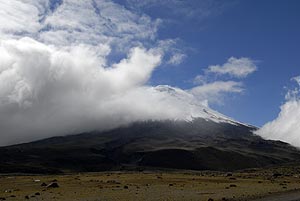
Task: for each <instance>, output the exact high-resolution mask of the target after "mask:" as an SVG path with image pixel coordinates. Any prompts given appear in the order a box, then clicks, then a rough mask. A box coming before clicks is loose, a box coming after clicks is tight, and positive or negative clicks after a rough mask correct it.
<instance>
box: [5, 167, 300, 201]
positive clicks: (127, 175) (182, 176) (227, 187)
mask: <svg viewBox="0 0 300 201" xmlns="http://www.w3.org/2000/svg"><path fill="white" fill-rule="evenodd" d="M299 177H300V166H299V167H298V166H285V167H277V168H268V169H248V170H244V171H237V172H231V173H228V172H214V171H168V172H166V171H145V172H101V173H81V174H69V175H30V176H28V175H27V176H20V175H19V176H16V175H2V176H1V177H0V200H74V201H75V200H78V201H98V200H99V201H100V200H197V201H201V200H204V201H208V200H209V201H212V200H222V201H224V200H241V201H242V200H243V201H246V200H257V201H268V200H286V201H287V200H290V199H288V198H289V196H291V198H293V199H291V200H297V199H294V198H300V196H299V195H300V178H299ZM56 184H57V185H56ZM277 198H278V199H277ZM282 198H283V199H282Z"/></svg>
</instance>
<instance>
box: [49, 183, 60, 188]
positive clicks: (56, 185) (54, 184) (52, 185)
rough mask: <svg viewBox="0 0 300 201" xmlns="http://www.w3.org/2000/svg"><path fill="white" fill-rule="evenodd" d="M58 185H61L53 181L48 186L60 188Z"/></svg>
mask: <svg viewBox="0 0 300 201" xmlns="http://www.w3.org/2000/svg"><path fill="white" fill-rule="evenodd" d="M58 187H59V185H58V183H56V182H52V183H50V184H49V185H48V186H47V188H58Z"/></svg>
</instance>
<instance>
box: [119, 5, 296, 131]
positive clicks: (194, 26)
mask: <svg viewBox="0 0 300 201" xmlns="http://www.w3.org/2000/svg"><path fill="white" fill-rule="evenodd" d="M154 2H155V1H152V5H151V6H149V5H144V6H143V7H140V9H141V10H142V11H143V12H146V13H147V14H148V15H149V16H151V17H152V18H162V19H163V20H164V21H165V22H164V23H163V24H162V25H161V29H160V30H159V32H158V37H159V38H178V39H179V40H180V45H181V48H182V49H184V51H185V53H186V54H187V57H186V59H185V60H184V61H183V62H182V63H181V64H179V65H177V66H169V67H168V66H165V67H163V68H158V69H157V70H156V72H155V73H154V75H153V76H152V80H151V83H153V84H170V85H173V86H178V87H182V88H190V87H191V86H192V85H193V83H192V82H191V80H192V79H193V78H194V77H195V76H196V75H198V74H202V73H203V69H204V68H206V67H207V66H209V65H215V64H223V63H225V62H226V60H227V59H228V58H229V57H231V56H234V57H249V58H251V59H253V60H254V61H256V65H257V67H258V70H257V71H256V72H254V73H253V74H252V75H250V76H248V77H247V78H246V79H245V80H243V82H244V87H245V91H244V92H243V93H242V94H230V95H228V96H227V97H226V98H225V101H224V103H223V104H212V105H210V106H211V107H212V108H214V109H216V110H218V111H220V112H221V113H224V114H226V115H228V116H231V117H233V118H235V119H237V120H239V121H242V122H248V123H251V124H254V125H256V126H262V125H263V124H264V123H266V122H267V121H270V120H272V119H274V118H275V117H276V116H277V115H278V113H279V111H280V108H279V107H280V105H281V104H282V103H283V102H284V96H285V94H286V90H285V89H284V87H285V86H286V87H290V85H291V82H290V79H291V78H292V77H294V76H297V75H299V74H300V46H299V44H300V26H299V20H300V12H299V10H300V1H297V0H289V1H279V0H275V1H273V0H272V1H271V0H264V1H261V0H253V1H247V0H244V1H223V2H221V1H219V2H218V1H204V2H206V4H203V3H202V4H201V3H199V2H201V1H188V2H189V3H190V5H192V6H190V7H187V8H186V9H185V11H184V12H183V13H180V12H176V10H177V9H178V10H180V9H182V8H176V5H173V7H172V6H170V7H171V8H172V9H173V11H170V12H168V8H170V7H167V6H166V5H160V4H159V3H157V2H158V1H156V3H157V4H156V5H155V3H154ZM202 2H203V1H202ZM207 2H215V3H210V4H209V5H210V7H209V6H208V7H206V6H207V4H208V3H207ZM224 2H225V3H224ZM124 5H125V6H126V4H124ZM197 6H199V7H200V8H201V6H202V7H204V9H207V10H206V11H207V12H208V14H206V15H204V16H203V15H202V14H201V12H202V11H201V10H200V11H197V9H198V7H197ZM195 10H196V11H195ZM185 12H187V13H188V12H195V14H194V15H192V16H188V15H187V14H186V13H185ZM197 12H198V13H197Z"/></svg>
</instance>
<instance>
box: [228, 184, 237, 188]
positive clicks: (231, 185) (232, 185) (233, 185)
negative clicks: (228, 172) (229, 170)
mask: <svg viewBox="0 0 300 201" xmlns="http://www.w3.org/2000/svg"><path fill="white" fill-rule="evenodd" d="M229 187H237V186H236V185H235V184H230V185H229Z"/></svg>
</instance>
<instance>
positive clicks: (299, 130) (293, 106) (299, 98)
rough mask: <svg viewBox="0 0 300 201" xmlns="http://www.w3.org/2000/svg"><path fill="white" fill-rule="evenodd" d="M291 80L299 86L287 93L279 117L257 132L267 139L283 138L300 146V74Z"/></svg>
mask: <svg viewBox="0 0 300 201" xmlns="http://www.w3.org/2000/svg"><path fill="white" fill-rule="evenodd" d="M291 80H292V81H295V82H296V83H297V85H298V86H297V87H295V88H294V89H292V90H289V91H288V93H287V94H286V96H285V98H286V102H285V103H284V104H283V105H281V107H280V110H281V111H280V113H279V115H278V117H277V118H276V119H275V120H273V121H271V122H268V123H267V124H265V125H264V126H263V127H262V128H261V129H259V130H258V131H257V134H258V135H260V136H262V137H264V138H266V139H275V140H282V141H284V142H288V143H290V144H292V145H294V146H297V147H300V123H299V120H300V88H299V87H300V76H298V77H294V78H292V79H291Z"/></svg>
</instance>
